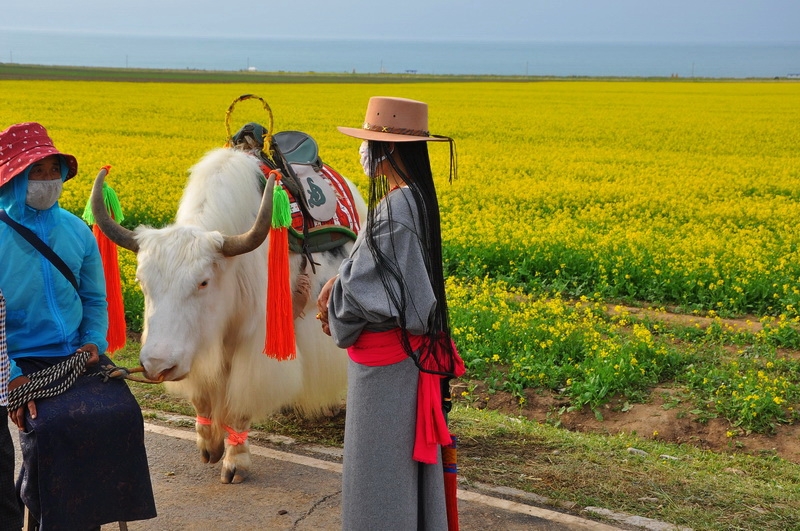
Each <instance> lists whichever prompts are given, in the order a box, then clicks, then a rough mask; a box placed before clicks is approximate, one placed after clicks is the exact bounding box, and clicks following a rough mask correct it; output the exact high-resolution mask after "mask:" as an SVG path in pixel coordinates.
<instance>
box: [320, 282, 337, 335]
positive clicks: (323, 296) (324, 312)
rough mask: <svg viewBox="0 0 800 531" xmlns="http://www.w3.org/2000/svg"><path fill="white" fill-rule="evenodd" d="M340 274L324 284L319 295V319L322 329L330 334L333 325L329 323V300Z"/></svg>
mask: <svg viewBox="0 0 800 531" xmlns="http://www.w3.org/2000/svg"><path fill="white" fill-rule="evenodd" d="M338 277H339V275H336V276H335V277H333V278H332V279H330V280H329V281H327V282H326V283H325V285H324V286H322V290H320V292H319V297H317V312H318V313H317V319H318V320H319V322H320V324H322V331H323V332H325V333H326V334H328V335H331V327H330V325H329V324H328V300H329V299H330V298H331V290H332V289H333V283H334V282H336V279H337V278H338Z"/></svg>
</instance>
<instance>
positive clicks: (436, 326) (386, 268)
mask: <svg viewBox="0 0 800 531" xmlns="http://www.w3.org/2000/svg"><path fill="white" fill-rule="evenodd" d="M393 146H394V151H390V144H389V143H386V142H375V141H371V142H369V158H370V170H371V174H372V175H374V174H375V173H376V166H377V162H376V161H378V160H380V158H381V157H384V156H385V157H387V160H388V161H389V163H390V164H391V165H392V167H393V168H394V169H395V171H396V172H397V173H398V174H399V175H400V177H401V178H402V180H403V181H404V182H405V184H406V185H407V186H408V188H409V190H410V191H411V193H412V197H413V199H414V202H415V204H416V207H417V208H416V210H417V212H418V213H419V217H420V219H418V220H415V226H414V227H413V230H414V231H415V233H416V234H417V237H418V238H419V241H420V245H421V251H422V255H423V258H424V262H425V268H426V271H427V274H428V278H429V281H430V284H431V287H432V289H433V292H434V296H435V297H436V308H435V310H434V312H432V315H431V316H430V317H429V318H428V326H427V330H428V331H427V333H426V335H427V337H428V342H427V344H426V347H425V348H423V349H422V350H421V351H420V353H419V356H415V354H414V351H413V349H412V347H411V344H410V341H409V339H408V335H407V334H406V333H403V334H401V341H402V344H403V349H404V350H405V351H406V353H407V354H408V356H409V357H411V358H412V359H413V360H414V363H415V364H416V365H417V367H418V368H419V370H421V371H424V372H429V373H433V374H440V375H444V376H450V377H452V376H453V375H454V371H455V351H454V349H453V345H452V342H451V339H450V321H449V317H448V308H447V297H446V294H445V284H444V272H443V267H442V235H441V220H440V214H439V203H438V199H437V197H436V187H435V185H434V182H433V175H432V173H431V165H430V158H429V156H428V146H427V143H426V142H397V143H394V144H393ZM397 158H399V160H400V162H401V163H402V166H401V165H400V164H398V162H397ZM403 167H404V168H405V171H403V170H402V168H403ZM452 171H453V168H452V165H451V176H450V177H451V178H452ZM387 192H388V184H387V181H386V178H385V177H383V176H378V177H374V178H371V179H370V187H369V214H368V215H367V233H366V235H365V238H366V243H367V246H368V248H369V249H370V252H371V253H372V255H373V257H374V259H375V263H376V267H377V271H378V274H379V276H380V279H381V283H382V284H383V285H384V288H385V290H386V294H387V297H389V300H390V301H391V303H392V304H393V305H395V307H396V308H397V309H398V314H399V318H398V325H399V327H400V329H401V330H402V331H403V332H406V331H407V329H406V314H407V312H409V311H414V308H413V307H411V306H410V305H413V301H409V300H408V297H407V294H406V284H405V282H404V281H403V275H402V270H401V265H400V264H398V263H396V262H395V260H394V257H390V256H386V255H385V254H384V253H383V252H382V251H381V250H380V248H379V245H378V244H377V242H376V241H375V239H374V235H373V234H372V231H371V228H372V227H374V222H375V212H376V207H377V205H378V203H379V202H380V200H381V199H383V197H385V195H386V193H387ZM386 207H387V209H386V215H387V217H388V219H389V220H391V210H390V208H388V207H389V204H388V203H387V204H386ZM393 286H397V291H396V290H395V289H394V288H393ZM431 357H433V359H432V360H431V359H430V358H431ZM425 367H428V368H425ZM431 367H435V369H433V368H431Z"/></svg>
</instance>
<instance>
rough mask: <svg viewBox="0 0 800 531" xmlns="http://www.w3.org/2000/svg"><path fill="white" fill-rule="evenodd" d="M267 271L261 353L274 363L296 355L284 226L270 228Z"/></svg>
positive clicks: (287, 241)
mask: <svg viewBox="0 0 800 531" xmlns="http://www.w3.org/2000/svg"><path fill="white" fill-rule="evenodd" d="M267 272H268V276H267V337H266V339H265V342H264V354H266V355H267V356H270V357H273V358H275V359H278V360H293V359H294V358H295V356H296V355H297V353H296V351H295V336H294V312H293V310H292V292H291V284H290V280H289V232H288V230H287V229H286V228H285V227H282V228H272V229H270V233H269V258H268V264H267Z"/></svg>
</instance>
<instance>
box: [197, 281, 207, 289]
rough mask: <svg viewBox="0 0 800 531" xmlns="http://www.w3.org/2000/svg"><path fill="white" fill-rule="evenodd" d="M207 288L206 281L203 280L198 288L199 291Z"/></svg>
mask: <svg viewBox="0 0 800 531" xmlns="http://www.w3.org/2000/svg"><path fill="white" fill-rule="evenodd" d="M207 286H208V280H204V281H202V282H201V283H200V286H199V288H200V289H203V288H205V287H207Z"/></svg>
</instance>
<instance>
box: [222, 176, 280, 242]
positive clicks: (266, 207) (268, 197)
mask: <svg viewBox="0 0 800 531" xmlns="http://www.w3.org/2000/svg"><path fill="white" fill-rule="evenodd" d="M274 188H275V175H270V177H269V180H268V181H267V186H266V187H265V188H264V195H263V196H262V197H261V206H260V207H259V209H258V215H257V216H256V220H255V222H254V223H253V226H252V227H251V228H250V230H249V231H247V232H245V233H244V234H239V235H237V236H225V241H224V243H223V244H222V255H223V256H228V257H230V256H237V255H240V254H245V253H249V252H250V251H252V250H254V249H256V248H257V247H258V246H259V245H261V244H262V243H264V240H266V239H267V234H269V229H270V227H271V226H272V192H273V189H274Z"/></svg>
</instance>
